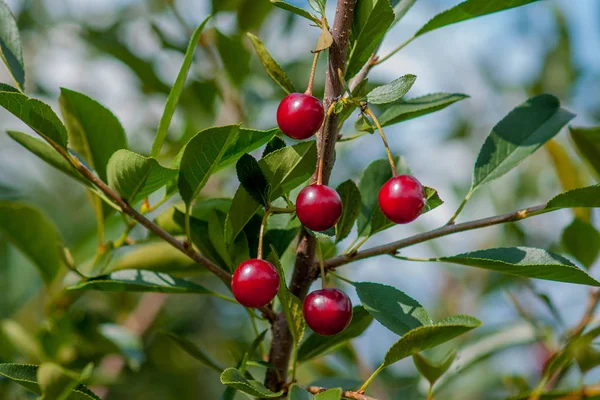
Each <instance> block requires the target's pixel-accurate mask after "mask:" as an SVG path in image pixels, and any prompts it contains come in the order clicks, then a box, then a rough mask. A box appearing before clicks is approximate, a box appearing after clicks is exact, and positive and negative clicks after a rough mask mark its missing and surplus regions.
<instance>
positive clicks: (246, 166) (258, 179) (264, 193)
mask: <svg viewBox="0 0 600 400" xmlns="http://www.w3.org/2000/svg"><path fill="white" fill-rule="evenodd" d="M235 170H236V172H237V176H238V180H239V181H240V184H241V185H242V186H243V187H244V189H246V192H248V194H249V195H250V196H252V198H254V200H256V201H257V202H258V203H259V204H262V206H263V207H268V206H269V187H270V186H269V183H268V182H267V178H266V177H265V174H264V173H263V172H262V170H261V169H260V165H258V161H256V159H255V158H254V157H252V156H251V155H249V154H244V155H243V156H242V157H240V159H239V160H238V162H237V163H236V164H235Z"/></svg>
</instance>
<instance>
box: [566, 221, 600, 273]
mask: <svg viewBox="0 0 600 400" xmlns="http://www.w3.org/2000/svg"><path fill="white" fill-rule="evenodd" d="M562 244H563V246H564V248H565V249H566V250H567V251H568V252H569V254H571V255H572V256H573V257H575V259H576V260H577V261H579V262H580V263H582V264H583V265H584V266H586V267H587V268H590V267H591V266H592V264H594V261H596V259H597V258H598V253H599V252H600V232H598V231H597V230H596V228H594V226H593V225H592V224H590V223H589V222H586V221H583V220H581V219H579V218H575V219H573V222H571V224H570V225H569V226H567V227H566V228H565V230H564V231H563V233H562Z"/></svg>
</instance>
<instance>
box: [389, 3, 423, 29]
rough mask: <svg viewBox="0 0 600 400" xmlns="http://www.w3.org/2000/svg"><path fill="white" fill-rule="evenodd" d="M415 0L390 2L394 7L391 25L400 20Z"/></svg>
mask: <svg viewBox="0 0 600 400" xmlns="http://www.w3.org/2000/svg"><path fill="white" fill-rule="evenodd" d="M416 2H417V0H392V1H391V2H390V3H391V5H392V7H394V23H393V24H392V26H393V25H395V24H396V23H397V22H398V21H400V20H401V19H402V17H404V16H405V15H406V13H407V12H408V10H410V8H411V7H412V6H413V5H414V4H415V3H416ZM394 3H396V4H394Z"/></svg>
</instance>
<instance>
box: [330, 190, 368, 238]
mask: <svg viewBox="0 0 600 400" xmlns="http://www.w3.org/2000/svg"><path fill="white" fill-rule="evenodd" d="M336 191H337V192H338V194H339V195H340V198H341V199H342V216H341V217H340V220H339V221H338V223H337V224H336V226H335V242H336V243H338V242H340V241H342V240H343V239H345V238H346V237H347V236H348V235H349V234H350V231H351V230H352V227H353V226H354V223H355V222H356V219H357V218H358V216H359V215H360V208H361V204H362V201H361V197H360V190H358V187H357V186H356V183H354V181H352V180H351V179H349V180H347V181H345V182H343V183H341V184H340V185H339V186H338V187H337V188H336Z"/></svg>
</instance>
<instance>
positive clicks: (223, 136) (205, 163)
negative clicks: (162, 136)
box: [178, 125, 239, 205]
mask: <svg viewBox="0 0 600 400" xmlns="http://www.w3.org/2000/svg"><path fill="white" fill-rule="evenodd" d="M238 128H239V127H238V126H237V125H228V126H220V127H213V128H208V129H205V130H203V131H201V132H199V133H198V134H196V136H194V137H193V138H192V139H191V140H190V141H189V142H188V144H187V145H186V146H185V151H184V152H183V156H182V158H181V165H180V167H179V184H178V185H179V193H180V194H181V197H182V198H183V201H185V202H186V204H188V205H189V204H190V203H191V202H192V201H193V200H194V199H195V198H196V196H197V195H198V193H199V192H200V190H202V188H203V187H204V185H205V184H206V182H207V181H208V178H209V177H210V175H211V174H212V173H213V172H214V170H215V168H216V166H217V165H218V164H219V162H220V161H221V158H222V157H223V155H224V154H225V152H226V151H227V149H228V148H229V146H231V144H232V143H233V142H234V141H235V140H236V138H237V135H238V132H239V129H238Z"/></svg>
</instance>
